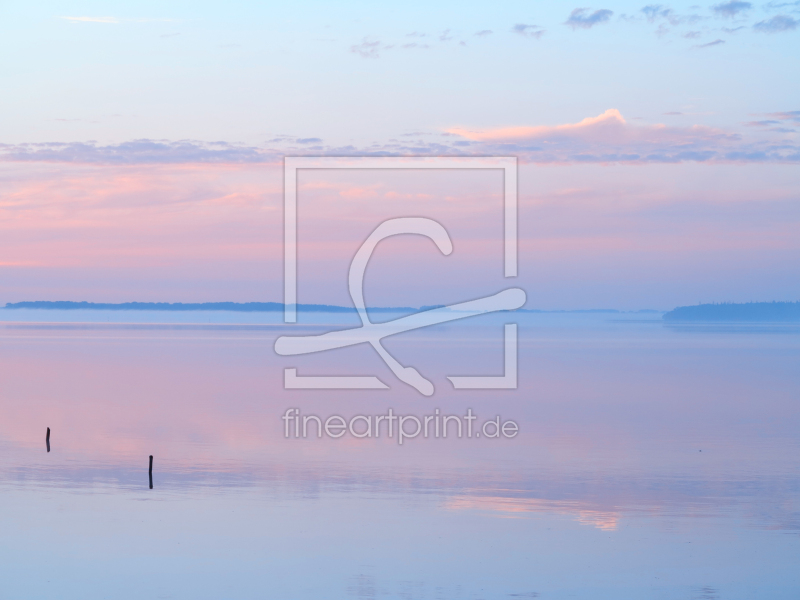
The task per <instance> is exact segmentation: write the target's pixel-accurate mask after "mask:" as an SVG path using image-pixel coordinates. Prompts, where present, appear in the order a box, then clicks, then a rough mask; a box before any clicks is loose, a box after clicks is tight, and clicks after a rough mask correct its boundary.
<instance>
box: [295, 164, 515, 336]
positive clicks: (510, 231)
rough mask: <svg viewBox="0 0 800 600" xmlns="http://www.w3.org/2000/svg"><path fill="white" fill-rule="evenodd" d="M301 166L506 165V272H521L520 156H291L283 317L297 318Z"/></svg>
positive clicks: (507, 273) (503, 167)
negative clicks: (518, 225)
mask: <svg viewBox="0 0 800 600" xmlns="http://www.w3.org/2000/svg"><path fill="white" fill-rule="evenodd" d="M300 169H502V170H503V270H504V273H503V276H504V277H516V276H517V252H518V250H517V158H516V157H515V156H491V157H489V156H467V157H463V158H462V157H441V156H435V157H428V156H414V157H395V156H380V157H333V156H321V157H317V156H287V157H285V158H284V162H283V185H284V189H283V211H284V212H283V252H284V256H283V305H284V306H283V320H284V322H285V323H296V322H297V171H299V170H300Z"/></svg>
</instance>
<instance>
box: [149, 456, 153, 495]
mask: <svg viewBox="0 0 800 600" xmlns="http://www.w3.org/2000/svg"><path fill="white" fill-rule="evenodd" d="M150 489H151V490H152V489H153V455H152V454H151V455H150Z"/></svg>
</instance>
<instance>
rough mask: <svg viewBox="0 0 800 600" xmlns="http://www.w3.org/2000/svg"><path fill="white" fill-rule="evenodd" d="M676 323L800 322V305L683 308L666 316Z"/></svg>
mask: <svg viewBox="0 0 800 600" xmlns="http://www.w3.org/2000/svg"><path fill="white" fill-rule="evenodd" d="M663 319H664V321H668V322H676V323H688V322H696V323H724V322H729V323H747V322H749V323H768V322H772V323H778V322H783V323H786V322H800V302H748V303H745V304H735V303H732V302H731V303H723V304H697V305H696V306H679V307H678V308H676V309H674V310H671V311H669V312H668V313H666V314H664V316H663Z"/></svg>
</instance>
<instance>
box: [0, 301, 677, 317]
mask: <svg viewBox="0 0 800 600" xmlns="http://www.w3.org/2000/svg"><path fill="white" fill-rule="evenodd" d="M4 308H6V309H10V310H17V309H33V310H147V311H172V312H186V311H229V312H282V311H283V310H284V305H283V304H282V303H280V302H200V303H182V302H175V303H169V302H121V303H118V304H110V303H95V302H85V301H84V302H71V301H55V302H53V301H43V300H39V301H34V302H9V303H8V304H6V305H5V307H4ZM434 308H443V307H442V306H441V305H436V306H422V307H419V308H414V307H410V306H399V307H385V306H377V307H367V311H368V312H407V313H412V312H417V311H424V310H431V309H434ZM297 310H298V312H329V313H354V312H356V309H355V308H353V307H350V306H336V305H331V304H298V305H297ZM515 312H522V313H547V314H551V313H578V314H585V313H589V314H596V313H601V314H603V313H606V314H624V313H645V314H658V313H661V312H663V311H659V310H652V309H645V310H633V311H624V310H616V309H613V308H596V309H582V310H539V309H528V308H520V309H517V311H515Z"/></svg>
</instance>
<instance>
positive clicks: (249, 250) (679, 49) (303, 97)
mask: <svg viewBox="0 0 800 600" xmlns="http://www.w3.org/2000/svg"><path fill="white" fill-rule="evenodd" d="M798 56H800V2H781V1H773V2H769V3H755V2H752V3H749V2H739V1H729V2H723V3H710V4H703V5H690V4H649V5H648V4H644V3H638V2H634V3H632V2H609V3H606V4H602V5H592V6H584V5H575V6H572V5H569V4H565V3H561V2H494V3H463V2H459V3H456V2H438V3H427V2H426V3H422V2H396V3H394V2H384V3H374V2H369V3H368V2H341V3H336V4H334V3H324V2H294V3H283V4H281V5H276V4H273V3H256V2H228V3H225V4H224V5H223V4H219V3H210V2H166V3H164V2H161V3H155V2H146V1H144V2H143V1H137V2H135V3H134V2H102V3H101V2H37V3H14V4H10V3H5V4H3V5H2V6H0V73H2V79H1V81H2V87H3V89H2V92H3V93H2V94H0V303H3V302H15V301H22V300H89V301H97V302H122V301H168V302H180V301H182V302H202V301H242V302H244V301H280V299H281V298H282V295H283V291H282V285H283V284H282V277H283V272H282V260H283V248H282V194H283V170H282V160H283V157H284V156H297V155H308V156H324V155H348V156H359V155H421V156H439V155H445V156H450V155H467V156H469V155H478V156H487V155H488V156H514V157H517V158H518V160H519V164H520V168H519V197H520V207H519V219H520V220H519V238H520V245H519V253H520V254H519V262H520V274H519V277H518V278H517V279H516V280H508V279H504V278H503V277H502V276H501V275H502V273H500V275H498V269H497V263H498V260H500V259H499V258H498V256H499V255H497V252H496V249H497V248H496V246H497V244H496V242H497V240H498V235H499V233H500V231H501V229H500V228H499V223H500V221H499V220H498V219H499V218H500V216H499V214H498V212H497V211H498V207H499V204H498V202H499V198H500V193H501V192H502V187H501V186H499V185H498V180H497V174H496V173H495V174H492V173H486V174H483V175H476V174H466V173H464V172H453V173H447V174H445V173H437V174H432V173H428V174H424V173H419V172H406V173H405V174H404V176H402V177H400V176H398V175H397V174H396V173H387V172H372V173H355V172H354V173H349V174H342V173H331V172H319V173H315V174H313V175H309V176H308V178H307V179H303V180H301V182H300V183H301V187H300V192H299V194H300V198H301V209H300V218H301V220H300V226H299V227H300V229H299V232H300V238H299V239H300V252H299V256H300V261H301V262H300V279H299V281H300V283H299V286H300V287H299V293H300V295H299V301H300V302H308V303H335V304H349V302H350V300H349V297H348V295H347V289H346V272H347V267H348V265H349V261H350V259H351V258H352V255H353V253H354V252H355V250H356V249H357V248H358V245H359V244H360V242H361V241H362V240H363V239H364V238H365V237H366V235H368V233H369V231H370V230H371V229H373V228H374V227H375V226H377V224H378V222H379V221H377V220H376V219H378V218H379V217H380V218H391V217H393V216H429V217H431V218H434V217H435V218H437V219H440V220H441V221H442V223H443V224H444V225H445V226H446V227H447V228H448V231H450V232H451V235H452V237H453V242H454V248H455V251H454V253H453V255H452V256H449V257H443V256H441V255H439V254H437V251H436V250H435V248H434V247H433V246H432V245H431V244H430V242H426V241H425V240H421V239H402V240H393V241H391V242H389V241H387V242H384V244H385V245H386V248H385V249H383V248H381V249H380V251H379V252H378V253H376V256H375V259H374V260H375V264H374V265H373V266H372V267H371V268H370V270H369V271H368V281H367V283H366V284H365V286H366V289H367V299H368V302H370V301H371V302H372V303H373V304H381V305H414V306H418V305H423V304H438V303H444V302H457V301H462V300H465V299H468V298H470V297H477V296H480V295H485V294H487V293H492V292H494V291H497V290H498V289H501V288H502V287H508V286H510V285H512V284H513V285H516V286H519V287H522V288H524V289H525V290H526V292H527V293H528V299H529V300H528V307H529V308H546V309H560V308H566V309H575V308H619V309H625V310H633V309H641V308H657V309H670V308H672V307H674V306H677V305H682V304H694V303H696V302H721V301H752V300H798V299H800V278H798V277H797V275H798V270H800V260H798V257H799V255H798V252H799V251H800V197H799V196H800V169H798V166H800V138H798V133H797V129H798V126H800V83H799V82H800V78H799V77H797V74H798V70H797V58H798ZM426 244H427V245H426Z"/></svg>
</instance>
